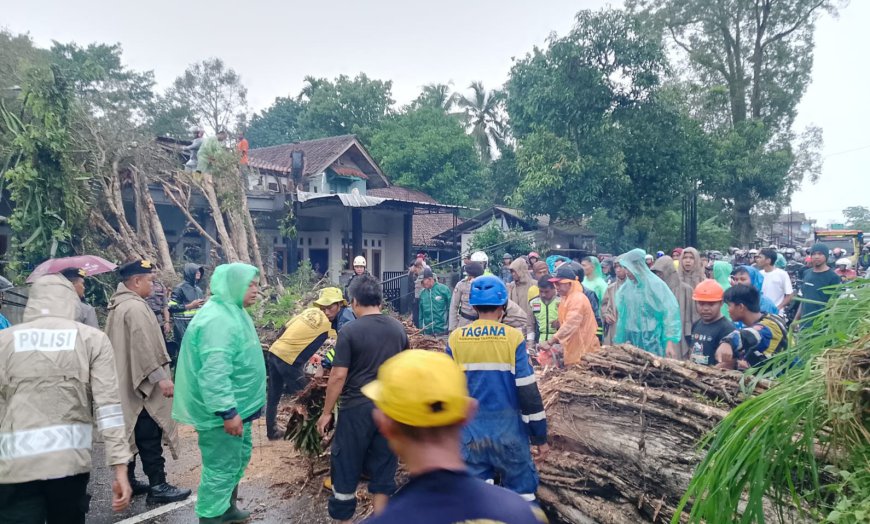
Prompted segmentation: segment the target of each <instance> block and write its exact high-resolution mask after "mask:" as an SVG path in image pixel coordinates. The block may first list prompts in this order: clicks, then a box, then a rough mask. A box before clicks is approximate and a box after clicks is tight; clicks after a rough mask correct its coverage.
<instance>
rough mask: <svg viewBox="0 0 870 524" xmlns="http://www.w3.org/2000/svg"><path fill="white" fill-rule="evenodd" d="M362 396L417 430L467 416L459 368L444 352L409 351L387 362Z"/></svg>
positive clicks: (461, 373)
mask: <svg viewBox="0 0 870 524" xmlns="http://www.w3.org/2000/svg"><path fill="white" fill-rule="evenodd" d="M362 393H363V395H365V396H367V397H368V398H370V399H372V401H373V402H374V403H375V406H377V407H378V409H380V410H381V411H383V412H384V414H385V415H386V416H388V417H390V418H391V419H393V420H395V421H396V422H399V423H401V424H405V425H408V426H414V427H418V428H432V427H439V426H450V425H453V424H456V423H457V422H460V421H462V420H464V419H465V417H466V416H467V414H468V404H469V402H470V401H471V399H470V398H469V396H468V386H467V385H466V382H465V373H464V372H463V371H462V368H460V367H459V365H458V364H457V363H456V362H454V361H453V359H452V358H450V357H448V356H447V355H445V354H444V353H439V352H436V351H426V350H423V349H409V350H406V351H402V352H401V353H399V354H398V355H396V356H394V357H393V358H391V359H389V360H387V361H386V362H384V363H383V364H382V365H381V368H380V369H379V370H378V378H377V380H374V381H373V382H369V383H368V384H366V385H365V386H363V388H362Z"/></svg>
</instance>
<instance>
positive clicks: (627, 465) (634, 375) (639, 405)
mask: <svg viewBox="0 0 870 524" xmlns="http://www.w3.org/2000/svg"><path fill="white" fill-rule="evenodd" d="M744 381H745V379H744V377H743V375H742V374H741V373H739V372H734V371H723V370H719V369H715V368H711V367H706V366H699V365H696V364H693V363H687V362H680V361H675V360H670V359H663V358H659V357H656V356H654V355H652V354H650V353H647V352H645V351H643V350H640V349H637V348H635V347H632V346H628V345H620V346H610V347H604V348H602V350H601V351H600V352H597V353H593V354H590V355H584V357H583V362H582V363H581V364H580V365H578V366H575V367H572V368H569V369H565V370H554V371H551V372H548V373H547V374H545V375H544V376H543V377H542V378H541V380H540V389H541V395H542V397H543V399H544V406H545V409H546V412H547V421H548V425H549V434H550V441H551V445H552V450H551V452H550V454H549V456H548V457H547V459H546V460H545V461H544V463H543V464H541V465H540V466H539V472H540V476H541V488H540V491H539V497H540V500H541V503H542V505H543V507H544V508H545V510H546V511H547V512H548V513H549V514H550V515H551V517H552V519H551V521H552V520H556V521H557V522H567V523H575V522H576V523H581V522H582V523H586V522H600V523H637V522H669V521H670V519H671V518H672V517H673V515H674V511H675V508H676V505H677V504H678V503H679V501H680V498H681V497H682V495H683V493H685V490H686V487H687V486H688V483H689V480H690V479H691V477H692V473H693V472H694V468H695V466H696V465H697V464H698V463H699V461H700V458H701V456H700V455H699V453H698V450H697V445H698V442H699V440H700V439H701V438H702V437H703V436H704V435H705V434H706V433H707V432H708V431H709V430H711V429H712V428H713V427H714V426H715V425H716V424H717V423H718V422H719V421H720V420H722V418H723V417H724V416H725V415H727V413H728V410H729V409H731V408H732V407H734V406H736V405H737V404H739V403H740V402H741V401H742V400H743V399H744V398H746V393H745V392H744V389H746V388H748V387H749V384H748V383H747V384H745V385H744ZM769 387H770V383H769V382H767V381H761V382H759V383H758V384H755V385H754V388H752V390H751V391H752V393H754V394H757V393H760V392H762V391H764V390H766V389H767V388H769Z"/></svg>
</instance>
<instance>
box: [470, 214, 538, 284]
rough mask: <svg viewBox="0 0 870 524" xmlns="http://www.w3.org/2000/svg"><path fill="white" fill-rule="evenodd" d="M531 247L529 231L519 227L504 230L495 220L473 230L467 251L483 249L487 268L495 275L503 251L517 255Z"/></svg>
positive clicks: (526, 251)
mask: <svg viewBox="0 0 870 524" xmlns="http://www.w3.org/2000/svg"><path fill="white" fill-rule="evenodd" d="M493 246H495V247H493ZM533 249H534V245H533V238H532V235H531V234H530V233H528V232H526V231H522V230H520V229H512V230H510V231H505V230H503V229H502V228H501V226H500V225H499V224H497V223H496V222H490V223H489V224H487V225H486V226H484V227H482V228H480V229H478V230H477V231H475V232H474V234H473V235H471V239H470V241H469V243H468V252H469V253H473V252H475V251H483V252H485V253H486V254H487V256H488V257H489V270H490V271H492V272H493V274H496V275H497V274H498V272H499V270H500V269H501V261H502V256H503V255H504V254H505V253H509V254H511V255H512V256H514V257H518V256H519V255H520V254H525V253H529V252H531V251H532V250H533Z"/></svg>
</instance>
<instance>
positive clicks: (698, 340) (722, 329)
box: [692, 317, 737, 366]
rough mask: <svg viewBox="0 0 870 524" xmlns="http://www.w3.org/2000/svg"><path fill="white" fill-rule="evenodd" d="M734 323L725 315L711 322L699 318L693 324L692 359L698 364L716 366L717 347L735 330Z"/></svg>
mask: <svg viewBox="0 0 870 524" xmlns="http://www.w3.org/2000/svg"><path fill="white" fill-rule="evenodd" d="M735 329H737V328H735V327H734V324H733V323H732V322H731V321H730V320H728V319H727V318H725V317H721V318H720V319H719V320H716V321H714V322H710V323H709V324H708V323H706V322H704V321H703V320H698V321H696V322H695V323H694V324H693V325H692V361H693V362H695V363H696V364H704V365H707V366H715V365H716V364H718V362H716V349H717V348H718V347H719V343H720V342H722V339H723V338H725V337H726V336H728V334H729V333H731V332H732V331H734V330H735Z"/></svg>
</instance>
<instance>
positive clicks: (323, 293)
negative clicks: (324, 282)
mask: <svg viewBox="0 0 870 524" xmlns="http://www.w3.org/2000/svg"><path fill="white" fill-rule="evenodd" d="M336 302H341V303H342V305H347V302H346V301H345V300H344V295H343V294H342V293H341V290H340V289H338V288H337V287H325V288H323V289H321V290H320V295H318V296H317V300H315V301H314V303H315V304H317V305H318V306H323V307H329V306H331V305H333V304H335V303H336Z"/></svg>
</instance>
